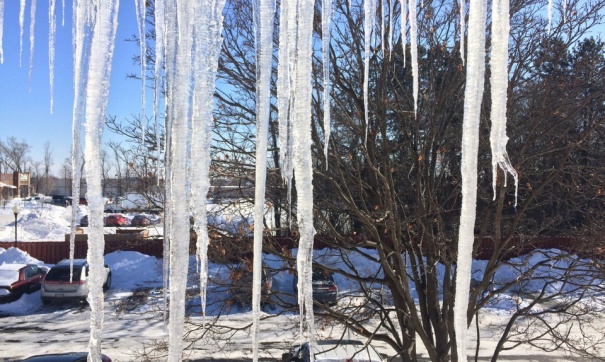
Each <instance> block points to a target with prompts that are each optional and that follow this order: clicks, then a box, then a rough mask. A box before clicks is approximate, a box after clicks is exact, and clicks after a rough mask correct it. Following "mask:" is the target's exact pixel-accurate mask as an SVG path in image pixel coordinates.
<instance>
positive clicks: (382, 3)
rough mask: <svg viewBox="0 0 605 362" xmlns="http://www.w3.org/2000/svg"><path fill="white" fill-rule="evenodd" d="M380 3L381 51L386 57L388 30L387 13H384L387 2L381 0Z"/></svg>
mask: <svg viewBox="0 0 605 362" xmlns="http://www.w3.org/2000/svg"><path fill="white" fill-rule="evenodd" d="M379 1H380V51H381V52H382V56H383V57H384V41H385V39H386V34H385V33H386V30H385V23H386V20H385V16H386V12H385V11H384V9H385V6H384V4H385V2H386V0H379Z"/></svg>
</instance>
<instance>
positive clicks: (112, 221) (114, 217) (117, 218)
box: [105, 214, 128, 226]
mask: <svg viewBox="0 0 605 362" xmlns="http://www.w3.org/2000/svg"><path fill="white" fill-rule="evenodd" d="M105 226H128V219H126V217H125V216H124V215H121V214H110V215H107V216H106V217H105Z"/></svg>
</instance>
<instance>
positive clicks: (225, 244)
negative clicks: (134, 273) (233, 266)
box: [0, 234, 605, 264]
mask: <svg viewBox="0 0 605 362" xmlns="http://www.w3.org/2000/svg"><path fill="white" fill-rule="evenodd" d="M587 244H588V243H585V242H582V241H579V240H577V239H575V238H571V237H534V238H526V239H524V238H516V239H513V240H511V241H510V242H509V243H508V245H507V252H506V255H505V258H510V257H515V256H519V255H524V254H527V253H529V252H531V251H532V250H535V249H552V248H556V249H561V250H565V251H568V252H572V253H578V254H580V255H582V256H592V257H594V256H596V257H598V258H603V257H605V248H603V247H602V246H601V248H599V246H597V247H591V246H590V245H587ZM14 245H15V243H14V242H12V241H10V242H0V247H2V248H5V249H8V248H10V247H13V246H14ZM327 245H331V246H332V247H333V246H334V244H333V243H326V242H325V237H322V236H321V235H318V236H316V240H315V243H314V248H315V249H322V248H324V247H326V246H327ZM17 247H18V248H19V249H20V250H22V251H25V252H27V253H28V254H29V255H31V256H32V257H34V258H36V259H38V260H42V261H44V262H45V263H48V264H55V263H57V262H58V261H60V260H62V259H65V258H69V235H66V237H65V240H64V241H40V242H37V241H36V242H18V243H17ZM265 247H266V248H267V247H268V250H271V251H273V252H282V251H285V250H288V249H292V248H296V247H298V241H297V240H296V239H295V238H288V237H266V238H265ZM87 250H88V235H83V234H80V235H76V242H75V249H74V257H75V258H86V252H87ZM119 250H122V251H137V252H139V253H142V254H146V255H151V256H155V257H157V258H161V257H162V255H163V239H161V238H143V237H139V236H135V235H129V234H107V235H105V254H109V253H112V252H114V251H119ZM587 250H592V252H590V253H587ZM495 251H496V245H495V243H494V241H493V240H492V239H491V238H485V239H483V240H482V242H481V245H480V246H479V248H478V250H477V253H476V254H475V256H474V257H475V258H476V259H481V260H488V259H489V258H490V257H491V256H492V255H493V253H494V252H495ZM189 252H190V253H195V242H191V244H190V246H189ZM251 256H252V238H220V239H213V241H212V243H211V245H210V249H209V257H210V259H211V260H213V261H215V262H226V261H234V260H237V259H239V258H242V257H244V258H245V257H248V258H251Z"/></svg>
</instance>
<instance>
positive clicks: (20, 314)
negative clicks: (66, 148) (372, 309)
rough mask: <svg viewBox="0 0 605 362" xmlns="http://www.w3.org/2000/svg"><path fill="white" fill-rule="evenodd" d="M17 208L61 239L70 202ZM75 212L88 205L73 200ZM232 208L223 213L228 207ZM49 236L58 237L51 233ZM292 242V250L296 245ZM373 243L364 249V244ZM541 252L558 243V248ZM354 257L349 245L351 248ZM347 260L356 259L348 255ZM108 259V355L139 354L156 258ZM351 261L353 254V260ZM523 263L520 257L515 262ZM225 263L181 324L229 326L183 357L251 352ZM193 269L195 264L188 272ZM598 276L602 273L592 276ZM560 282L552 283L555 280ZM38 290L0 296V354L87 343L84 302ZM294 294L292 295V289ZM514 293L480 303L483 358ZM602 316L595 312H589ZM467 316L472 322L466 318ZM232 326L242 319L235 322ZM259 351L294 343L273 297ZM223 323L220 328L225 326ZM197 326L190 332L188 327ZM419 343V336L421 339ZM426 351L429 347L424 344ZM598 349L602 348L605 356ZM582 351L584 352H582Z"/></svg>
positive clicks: (385, 350)
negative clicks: (203, 309) (47, 300)
mask: <svg viewBox="0 0 605 362" xmlns="http://www.w3.org/2000/svg"><path fill="white" fill-rule="evenodd" d="M22 206H23V207H22V211H21V212H20V214H19V235H21V236H20V238H19V239H20V240H25V241H26V240H27V239H26V236H25V235H27V236H28V237H29V238H31V240H32V241H35V240H63V238H64V234H65V233H67V232H68V230H69V217H70V210H69V208H63V207H57V206H52V205H48V204H46V205H43V206H39V205H36V204H33V203H32V204H29V203H25V205H22ZM80 209H81V210H80V213H81V214H84V213H85V212H86V210H85V208H83V207H80ZM227 218H229V217H227ZM13 223H14V216H13V215H12V212H11V211H10V204H9V205H7V208H6V209H0V240H9V241H10V240H12V238H13V235H14V234H13V232H14V224H13ZM55 238H56V239H55ZM295 252H296V250H294V253H295ZM366 252H371V251H366ZM545 253H555V254H556V253H557V251H556V250H549V251H545ZM351 257H352V258H355V255H351ZM540 258H541V257H540V256H539V254H538V255H536V256H533V257H531V258H528V259H527V260H521V259H520V260H519V261H520V262H521V261H526V262H527V263H526V267H531V266H533V265H536V264H537V263H539V262H540V261H541V260H542V259H540ZM315 259H316V260H318V261H321V262H324V263H329V264H330V265H332V266H340V267H341V268H343V269H346V266H345V264H344V263H343V262H342V260H341V255H340V253H338V252H336V251H334V250H328V249H325V250H322V251H317V252H316V253H315ZM264 261H265V263H267V264H268V266H269V267H270V268H272V269H274V270H279V271H278V272H277V273H276V274H275V275H274V281H273V290H274V291H277V292H281V293H284V294H292V293H293V275H292V274H291V273H289V272H288V271H287V269H284V268H283V266H284V264H283V260H281V259H279V258H277V257H274V256H270V255H265V256H264ZM353 261H354V260H353ZM105 262H106V263H107V264H108V265H109V266H110V268H111V269H112V275H113V284H112V287H111V288H110V289H109V291H108V292H107V293H106V295H105V312H104V332H103V344H102V345H103V352H104V353H105V354H107V355H109V356H110V357H112V359H113V360H114V361H139V360H142V359H141V356H140V353H141V352H142V351H143V350H145V349H148V347H149V346H151V345H158V344H161V343H163V341H165V339H166V337H167V333H166V327H165V325H164V321H163V314H162V312H161V309H162V295H163V293H162V285H163V282H162V260H158V259H156V258H154V257H150V256H146V255H143V254H140V253H137V252H114V253H111V254H108V255H106V256H105ZM2 263H36V264H44V265H47V266H51V265H48V264H45V263H44V261H41V260H36V259H34V258H32V257H31V256H29V255H27V254H26V253H24V252H22V251H20V250H18V249H14V248H9V249H7V250H4V249H0V264H2ZM195 264H196V262H195V258H194V257H192V258H191V261H190V266H191V267H190V270H194V269H195ZM354 264H355V263H354ZM520 264H522V263H520ZM366 265H367V272H368V273H374V272H375V267H374V266H372V265H368V264H367V262H366ZM484 268H485V262H480V261H475V262H474V264H473V271H474V276H477V275H481V273H482V272H483V270H484ZM563 270H565V268H564V265H563V268H561V269H559V268H558V267H557V266H556V265H552V264H549V265H545V266H544V267H542V268H538V269H537V271H536V274H535V275H536V279H535V280H536V282H535V284H536V285H532V283H528V284H527V285H524V286H523V287H524V288H525V289H524V290H525V291H531V290H534V289H536V290H537V289H538V288H540V286H541V285H540V283H541V282H540V277H543V276H545V275H549V274H552V273H558V272H561V271H563ZM230 272H231V268H230V266H229V265H221V264H210V266H209V275H210V279H211V285H210V288H209V294H208V309H207V313H206V315H207V316H206V317H202V316H200V311H199V298H192V299H191V302H190V303H189V305H188V307H189V308H188V326H189V327H190V328H194V326H195V325H201V324H203V323H206V325H207V326H210V325H212V323H214V322H215V319H216V318H217V316H219V315H220V323H221V324H223V325H226V326H231V327H234V329H233V330H232V331H231V334H223V335H220V337H219V334H217V333H219V332H220V331H221V330H218V329H215V328H209V329H207V330H208V331H212V332H207V334H206V335H205V336H203V337H202V338H200V339H199V340H197V341H196V342H195V343H194V345H193V346H192V347H191V348H189V349H188V351H187V354H186V358H188V359H191V360H196V359H202V358H213V359H214V360H222V361H234V360H249V359H250V358H251V356H252V339H251V336H250V334H249V328H244V327H249V325H250V323H251V320H252V316H251V312H250V308H249V307H238V306H235V305H228V304H226V303H225V300H226V299H227V297H228V291H227V289H226V287H225V283H229V274H230ZM192 274H194V273H192ZM516 275H517V271H516V270H515V269H514V268H508V269H502V270H501V272H499V273H498V274H497V276H496V278H495V279H494V283H505V282H507V281H510V280H514V279H515V278H516ZM190 279H191V280H190V283H189V286H188V288H189V289H190V292H191V294H192V295H195V293H196V290H197V288H198V287H197V283H196V281H195V275H192V276H191V277H190ZM336 282H337V284H338V285H339V288H340V291H341V293H342V294H343V295H346V294H347V293H350V294H351V295H354V288H355V285H354V284H352V283H350V282H348V281H347V280H346V279H345V278H342V277H339V276H338V275H336ZM595 282H596V283H603V281H602V280H597V281H595ZM557 287H564V286H553V288H557ZM39 293H40V292H35V293H32V294H24V295H23V297H22V298H21V299H19V300H18V301H16V302H14V303H9V304H3V305H0V331H1V332H0V361H14V360H19V359H21V358H24V357H27V356H30V355H34V354H40V353H46V352H62V351H84V350H86V348H87V344H88V338H89V336H88V330H89V316H90V310H89V308H88V306H87V305H86V304H84V303H77V302H54V303H52V304H50V305H43V304H42V303H41V300H40V295H39ZM291 298H292V301H294V298H293V297H291ZM591 298H592V301H593V303H599V306H600V308H601V309H603V305H605V303H604V302H603V296H602V295H601V296H591ZM519 303H523V301H522V300H521V301H520V300H519V298H518V297H514V296H511V297H510V298H507V297H506V296H504V297H502V298H499V299H497V300H495V301H494V302H493V303H491V304H490V305H489V306H488V307H486V308H484V309H482V312H481V318H480V320H479V327H480V330H481V348H480V357H481V359H480V360H487V359H488V357H489V356H491V353H492V352H493V350H494V348H495V345H496V343H497V340H498V338H499V336H500V334H501V331H502V329H503V325H504V323H506V321H507V320H508V318H509V315H510V313H512V312H513V311H514V310H515V309H516V308H517V306H518V305H519ZM596 322H598V323H597V324H598V325H603V322H602V321H596ZM316 323H317V326H318V328H317V333H318V334H319V335H318V338H320V339H327V338H340V337H341V336H342V334H343V333H344V332H343V329H342V328H341V327H340V326H339V325H338V324H336V323H334V322H333V321H332V320H330V319H329V318H327V316H324V315H317V316H316ZM473 325H474V322H473ZM235 329H240V330H239V331H236V330H235ZM260 330H261V338H260V340H261V352H260V355H261V357H262V358H263V360H279V359H280V358H281V354H282V353H283V352H286V351H287V350H288V348H289V347H290V346H291V345H292V344H293V343H296V341H297V339H296V337H297V334H298V313H297V312H294V311H288V310H284V309H281V308H280V307H276V306H274V307H272V308H269V309H267V310H265V312H264V313H263V319H262V322H261V326H260ZM223 331H224V330H223ZM197 333H199V332H192V334H191V335H190V337H191V336H194V335H196V334H197ZM469 333H470V334H471V336H470V337H471V340H470V341H469V347H474V346H475V338H476V337H475V333H476V332H475V330H474V328H471V329H469ZM345 338H352V339H359V336H356V335H355V334H354V333H352V332H350V331H349V332H346V334H345ZM373 345H375V347H376V348H377V349H378V351H379V352H380V353H382V354H385V355H387V356H393V355H394V351H393V350H392V349H391V348H390V347H389V346H387V345H386V344H383V343H379V342H373ZM419 351H421V352H422V346H420V345H419ZM425 356H426V354H425ZM604 357H605V356H604ZM501 359H502V360H516V361H549V362H556V361H568V360H581V359H570V358H568V357H567V356H565V354H564V353H562V352H553V353H546V352H544V351H541V350H538V349H535V348H530V347H525V346H524V347H520V348H517V349H514V350H512V351H507V352H504V353H503V354H502V357H501ZM150 360H154V361H155V360H158V361H162V360H165V359H164V358H162V357H161V356H154V357H152V358H151V359H150ZM587 361H588V360H587Z"/></svg>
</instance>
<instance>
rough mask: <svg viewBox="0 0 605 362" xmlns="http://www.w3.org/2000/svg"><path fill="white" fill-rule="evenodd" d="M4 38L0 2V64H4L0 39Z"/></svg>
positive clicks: (2, 8)
mask: <svg viewBox="0 0 605 362" xmlns="http://www.w3.org/2000/svg"><path fill="white" fill-rule="evenodd" d="M3 38H4V0H0V64H2V63H4V50H3V45H2V39H3Z"/></svg>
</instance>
